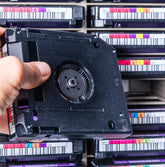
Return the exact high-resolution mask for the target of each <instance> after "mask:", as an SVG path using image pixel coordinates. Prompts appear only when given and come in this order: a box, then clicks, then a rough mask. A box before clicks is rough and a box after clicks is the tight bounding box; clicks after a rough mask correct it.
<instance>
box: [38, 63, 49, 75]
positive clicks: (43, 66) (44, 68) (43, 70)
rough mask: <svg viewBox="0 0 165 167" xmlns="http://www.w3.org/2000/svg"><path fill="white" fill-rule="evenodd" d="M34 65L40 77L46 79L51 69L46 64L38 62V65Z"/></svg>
mask: <svg viewBox="0 0 165 167" xmlns="http://www.w3.org/2000/svg"><path fill="white" fill-rule="evenodd" d="M36 65H37V67H38V68H39V70H40V72H41V75H42V77H47V76H49V75H50V73H51V69H50V67H49V65H48V64H47V63H44V62H39V63H36Z"/></svg>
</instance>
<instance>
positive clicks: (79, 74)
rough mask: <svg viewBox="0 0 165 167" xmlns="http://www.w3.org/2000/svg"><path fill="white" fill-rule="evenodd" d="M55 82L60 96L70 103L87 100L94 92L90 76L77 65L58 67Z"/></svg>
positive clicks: (69, 64) (84, 69) (68, 64)
mask: <svg viewBox="0 0 165 167" xmlns="http://www.w3.org/2000/svg"><path fill="white" fill-rule="evenodd" d="M56 81H57V84H58V87H59V90H60V93H61V95H62V96H63V97H64V99H66V100H68V101H70V102H72V103H82V102H85V101H87V100H89V99H90V98H91V96H92V94H93V91H94V82H93V77H92V75H91V74H90V72H89V71H88V70H87V69H86V68H82V67H80V66H79V65H77V64H71V63H67V64H64V65H61V66H60V67H58V70H57V72H56Z"/></svg>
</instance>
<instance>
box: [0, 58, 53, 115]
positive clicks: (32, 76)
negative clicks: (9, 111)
mask: <svg viewBox="0 0 165 167" xmlns="http://www.w3.org/2000/svg"><path fill="white" fill-rule="evenodd" d="M0 72H1V75H0V115H1V114H2V112H4V111H5V110H6V108H8V106H9V105H11V104H12V103H13V101H14V100H15V98H16V97H17V96H18V94H19V90H20V89H21V88H23V89H32V88H34V87H37V86H39V85H41V84H42V83H43V82H45V81H46V80H47V79H48V78H49V76H50V74H51V69H50V67H49V65H48V64H46V63H44V62H31V63H22V62H21V61H20V60H19V59H18V58H16V57H14V56H8V57H5V58H2V59H0Z"/></svg>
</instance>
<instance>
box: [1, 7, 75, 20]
mask: <svg viewBox="0 0 165 167" xmlns="http://www.w3.org/2000/svg"><path fill="white" fill-rule="evenodd" d="M0 19H12V20H15V19H18V20H19V19H20V20H22V19H25V20H26V19H30V20H31V19H32V20H33V19H35V20H36V19H44V20H46V19H50V20H51V19H57V20H63V19H66V20H67V19H72V8H68V7H67V8H64V7H58V8H57V7H54V8H48V7H47V8H33V7H2V8H1V9H0Z"/></svg>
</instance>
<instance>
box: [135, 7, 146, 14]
mask: <svg viewBox="0 0 165 167" xmlns="http://www.w3.org/2000/svg"><path fill="white" fill-rule="evenodd" d="M136 11H137V12H138V13H143V12H144V10H143V8H137V9H136Z"/></svg>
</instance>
